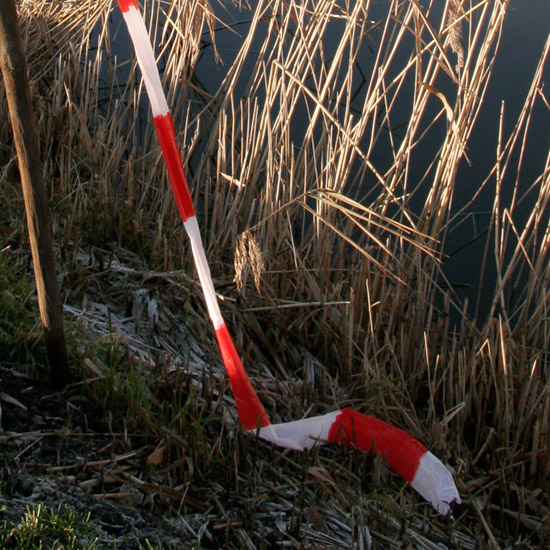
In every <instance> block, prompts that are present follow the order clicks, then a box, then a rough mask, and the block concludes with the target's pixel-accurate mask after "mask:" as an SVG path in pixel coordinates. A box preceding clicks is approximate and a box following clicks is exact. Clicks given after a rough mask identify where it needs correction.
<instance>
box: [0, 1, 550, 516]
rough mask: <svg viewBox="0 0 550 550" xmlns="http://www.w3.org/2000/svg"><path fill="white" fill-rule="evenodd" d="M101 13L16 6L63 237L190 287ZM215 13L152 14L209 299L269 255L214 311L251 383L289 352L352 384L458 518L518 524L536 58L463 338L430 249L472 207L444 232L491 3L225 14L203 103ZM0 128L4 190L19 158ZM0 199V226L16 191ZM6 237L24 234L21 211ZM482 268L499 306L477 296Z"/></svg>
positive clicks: (530, 415)
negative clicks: (228, 322)
mask: <svg viewBox="0 0 550 550" xmlns="http://www.w3.org/2000/svg"><path fill="white" fill-rule="evenodd" d="M111 7H112V3H111V2H110V1H107V0H101V1H94V2H81V1H79V2H74V1H65V2H60V3H50V2H46V1H42V2H36V1H33V2H30V1H23V2H21V12H22V14H23V18H24V22H25V23H24V24H25V33H26V39H27V45H28V52H29V60H30V63H31V65H32V67H33V75H32V76H33V82H34V87H35V89H34V92H35V97H36V98H37V110H38V113H39V115H40V119H39V124H40V131H41V136H42V138H43V141H42V144H41V146H42V151H43V155H44V161H45V163H46V164H45V170H46V176H47V180H48V181H49V182H50V187H49V189H50V199H51V203H52V205H54V208H55V214H56V217H55V220H56V227H55V231H56V235H57V238H58V240H60V241H62V242H61V246H62V250H63V251H65V252H67V253H69V254H70V253H71V251H75V250H76V249H77V247H78V246H80V245H82V244H84V243H93V244H95V245H98V246H101V247H110V246H121V247H128V248H132V249H134V250H136V251H138V252H140V254H142V255H143V257H145V258H147V259H148V261H149V262H150V265H151V266H152V267H156V268H161V269H165V270H169V269H174V268H182V267H183V268H188V269H190V263H189V261H190V255H189V252H188V250H187V248H186V246H187V245H186V240H185V238H184V235H183V232H182V227H181V223H180V220H179V218H178V215H177V211H176V209H175V207H174V204H173V201H172V197H171V193H170V189H169V185H168V183H167V180H166V177H165V174H164V168H163V165H162V162H161V160H160V159H161V153H160V149H159V148H158V146H157V144H156V141H155V136H154V133H153V126H152V125H151V124H150V116H149V113H148V108H147V107H144V105H143V102H142V99H141V95H140V94H141V92H142V84H141V79H140V75H139V73H138V71H137V69H136V65H135V62H133V61H128V60H127V59H126V58H125V57H124V58H122V55H121V54H119V53H117V51H118V47H119V46H118V45H119V44H120V43H121V42H125V41H127V37H126V35H125V34H124V33H122V32H121V30H120V27H118V26H117V25H116V24H112V23H111V24H108V22H109V17H110V15H109V12H110V9H111ZM216 7H217V5H216V4H214V3H212V5H210V4H209V3H208V2H204V1H198V0H197V1H190V2H183V1H179V0H178V1H173V2H170V3H168V2H151V3H146V4H145V6H144V8H145V17H146V21H147V24H148V26H149V28H150V29H151V32H152V34H153V36H154V37H155V43H156V51H157V52H160V53H159V60H160V61H161V64H162V66H163V80H164V84H165V88H166V90H167V93H168V101H169V104H170V106H171V110H172V113H173V115H174V119H175V121H176V128H177V132H178V140H179V142H180V144H181V147H182V151H183V156H184V159H185V162H186V166H187V168H188V172H189V174H190V186H191V189H192V192H193V194H194V199H195V204H196V205H197V211H198V216H199V219H200V221H201V225H202V227H203V234H204V236H205V241H206V247H207V250H208V254H209V258H210V260H211V262H212V265H213V266H214V275H215V276H218V277H219V278H220V279H219V281H218V289H219V291H220V292H222V293H224V294H228V295H229V296H230V297H235V294H236V293H235V291H234V289H233V285H232V284H231V280H230V276H229V272H230V269H231V268H230V267H229V266H230V262H231V261H232V259H233V258H232V250H233V248H234V246H235V244H236V242H237V240H238V236H239V235H241V234H244V235H246V236H247V237H246V238H247V239H251V241H250V242H253V243H259V247H260V249H261V254H262V256H263V263H264V271H263V273H262V279H261V281H259V280H256V281H255V283H256V284H257V285H258V288H259V289H260V291H259V292H258V291H257V290H256V291H254V289H253V288H252V287H251V285H250V284H248V285H247V287H248V288H247V290H248V291H247V293H246V295H245V297H243V298H241V299H240V303H241V306H242V307H241V308H240V309H239V310H237V309H236V308H234V306H233V305H232V303H233V302H232V301H231V300H226V301H225V302H224V304H225V305H224V307H225V308H226V311H228V313H230V315H228V317H229V318H230V319H232V320H233V321H234V322H235V323H236V324H237V325H238V331H239V333H241V332H242V333H243V336H242V340H243V342H244V343H245V346H246V347H247V352H248V353H249V354H250V357H251V360H252V362H251V364H248V365H247V368H248V370H249V372H250V373H251V374H252V375H258V373H260V372H262V369H263V371H264V372H272V373H273V375H274V376H275V375H276V376H277V377H279V378H281V379H288V380H291V379H295V378H306V368H305V367H304V366H303V365H302V364H289V363H288V361H287V360H286V359H287V358H288V356H286V355H285V352H284V346H285V345H287V344H288V345H295V346H304V347H306V348H308V349H310V350H311V351H312V352H313V353H314V354H315V360H316V361H320V362H321V363H323V364H324V365H325V366H326V368H328V369H329V370H330V371H331V372H332V373H333V375H334V376H338V377H339V379H340V380H343V381H344V386H345V389H346V394H347V396H348V399H349V400H350V401H351V402H352V404H353V405H354V406H357V407H359V408H362V409H364V410H365V411H372V412H374V413H376V414H377V415H378V416H380V417H383V418H384V419H387V420H390V421H393V422H395V423H396V424H398V425H400V426H402V427H404V428H406V429H408V430H410V431H411V432H412V433H414V434H415V435H417V436H419V437H421V438H422V440H423V441H424V442H425V443H426V444H427V445H428V446H429V447H430V448H432V449H433V450H434V452H435V453H436V454H440V455H441V456H442V457H447V459H448V461H449V463H450V465H451V466H453V467H454V468H455V469H456V470H457V472H458V480H459V484H460V486H461V489H462V492H463V495H464V497H465V499H466V501H468V499H473V498H474V497H476V496H478V495H481V494H483V496H484V497H485V498H487V499H488V502H489V504H491V503H492V505H499V503H501V502H502V499H503V498H504V499H505V500H506V502H507V503H509V506H510V507H516V508H517V509H523V508H522V507H523V506H524V501H525V498H526V497H525V496H524V495H523V493H522V490H523V489H521V490H520V488H521V487H523V488H526V489H528V490H535V489H536V488H537V487H545V488H546V489H547V490H548V481H547V480H548V479H549V476H550V471H549V469H550V466H549V462H548V460H547V455H548V452H549V445H550V441H549V437H548V431H547V428H546V427H545V424H544V419H545V418H546V419H547V418H548V415H549V413H550V396H549V394H548V358H547V353H546V351H545V349H546V345H547V342H548V334H549V333H550V326H549V321H548V319H549V316H548V314H547V311H546V308H547V307H548V306H547V304H548V296H547V290H546V289H547V288H548V284H547V283H548V277H549V271H548V265H549V262H548V244H549V234H548V231H547V229H546V228H547V217H546V214H545V210H546V208H547V202H548V199H549V190H550V187H549V185H550V181H549V174H550V170H549V168H550V157H549V164H547V166H546V169H545V170H544V171H543V172H542V173H541V174H540V176H539V178H538V179H537V181H535V182H533V189H535V188H536V193H538V194H537V196H536V198H535V199H534V200H533V201H532V215H531V216H530V217H529V218H528V220H527V221H526V222H525V223H524V224H523V225H522V226H517V225H516V223H517V222H516V221H515V220H516V217H517V216H516V215H515V214H516V211H517V208H518V205H519V204H520V203H521V201H522V200H523V199H524V198H525V200H527V197H526V196H525V197H524V195H525V192H524V191H522V190H521V189H519V188H518V189H515V190H514V193H513V194H512V196H513V198H512V199H511V200H508V199H505V198H504V196H505V195H504V194H503V192H502V186H503V185H504V184H505V181H508V180H506V179H505V177H506V175H507V174H508V173H509V172H513V171H517V173H518V174H520V173H521V169H522V165H523V163H524V162H525V158H526V157H527V156H528V153H529V152H528V151H527V150H525V137H526V136H527V134H528V131H529V120H530V117H531V115H532V113H533V109H534V108H535V105H536V104H537V102H540V101H542V100H544V97H543V96H542V92H541V87H540V86H539V84H540V82H541V78H542V70H543V62H544V60H545V59H546V56H547V54H548V47H549V46H548V44H547V45H546V47H545V50H544V52H542V55H541V62H540V65H539V67H538V69H537V71H536V73H535V74H534V75H533V83H532V86H531V89H530V91H529V94H528V96H527V97H526V100H525V107H524V109H523V111H522V112H521V114H520V116H519V118H518V120H517V124H516V126H515V128H514V129H513V131H512V132H511V133H510V135H504V131H503V129H502V126H501V128H500V133H499V135H498V136H494V140H495V151H496V161H495V165H494V167H493V169H492V170H491V171H490V173H489V174H487V177H486V179H485V180H484V181H483V182H480V185H479V189H480V190H481V189H486V188H490V189H491V192H492V193H493V195H494V207H493V211H492V216H491V223H490V227H489V228H488V233H487V235H488V236H487V241H486V253H485V256H484V264H483V265H481V266H479V270H480V286H479V289H478V291H479V296H481V295H482V293H483V294H485V295H487V293H491V294H492V296H493V300H492V305H491V307H490V311H489V315H488V316H487V318H486V319H476V318H473V319H472V318H471V317H470V315H469V313H468V312H469V310H468V308H467V305H466V304H465V303H464V302H463V300H462V299H461V298H460V296H459V295H458V294H456V293H455V291H454V290H453V288H452V286H450V285H448V284H447V281H446V279H445V275H444V273H443V270H442V262H443V261H444V259H445V258H444V255H443V250H444V244H445V239H446V235H447V233H448V232H449V231H451V230H452V229H453V228H454V227H456V226H457V224H458V223H459V220H460V216H461V215H462V214H463V213H464V212H467V211H468V210H469V209H470V210H471V209H473V208H475V206H476V202H475V199H476V197H477V194H478V193H479V192H478V193H476V195H475V196H472V197H471V198H470V200H468V201H466V206H465V207H464V208H463V209H462V210H461V211H460V212H458V213H457V212H455V211H453V210H452V203H453V195H454V194H455V193H456V192H457V189H456V185H457V171H458V168H459V165H460V164H461V163H464V162H467V144H468V139H469V137H470V135H471V133H472V130H473V128H474V126H475V124H476V120H477V116H478V113H479V111H480V109H481V108H482V105H483V100H484V94H485V90H486V87H487V83H488V81H489V78H490V75H491V70H492V64H493V58H494V56H495V54H496V52H497V50H498V44H499V39H500V33H501V30H502V25H503V21H504V18H505V15H506V9H507V3H506V2H503V1H498V0H497V1H489V0H472V1H469V2H462V3H460V2H458V1H456V0H452V1H448V2H446V3H444V6H443V7H442V5H441V3H439V2H429V3H428V5H427V6H424V7H423V6H421V5H420V4H419V3H418V2H416V1H415V0H412V1H410V2H398V1H396V0H395V1H391V2H387V3H384V5H383V6H381V5H378V4H377V3H374V2H370V1H369V0H366V1H364V2H354V3H345V2H339V1H324V2H321V1H317V0H309V1H304V2H296V1H290V2H289V1H283V0H271V1H267V0H259V1H258V2H255V3H254V5H253V7H250V6H241V9H242V11H241V12H239V14H238V17H239V18H242V19H249V24H248V25H239V26H237V27H235V29H236V32H239V33H241V38H242V40H241V46H240V49H239V50H238V51H237V52H236V54H235V55H234V58H233V59H230V60H229V61H225V63H226V65H225V66H224V70H225V71H226V76H225V78H223V81H222V82H221V84H220V86H219V89H218V90H205V89H204V87H203V86H202V85H201V83H200V82H199V81H198V80H196V79H195V78H194V77H193V72H194V68H195V66H196V65H197V63H199V58H200V48H201V40H202V39H203V38H204V37H207V39H208V40H212V41H213V40H214V32H213V29H214V27H215V26H216V27H217V31H216V37H217V42H218V44H217V46H218V48H219V50H220V52H221V53H220V55H221V56H222V58H223V53H224V52H223V37H224V36H225V35H227V34H228V33H231V32H234V31H233V30H232V28H233V27H232V26H231V25H232V24H233V23H234V21H231V20H230V17H231V14H232V13H233V14H235V13H237V12H236V10H233V11H232V12H231V11H230V12H224V11H223V10H216V9H215V8H216ZM217 13H219V14H221V15H219V16H218V15H216V14H217ZM224 15H225V17H227V20H222V19H218V17H220V18H223V17H224ZM190 22H191V23H190ZM335 29H336V31H335ZM214 48H215V46H212V49H214ZM208 51H209V50H208V49H206V50H205V52H206V53H205V55H207V54H208ZM225 53H227V52H225ZM212 58H214V56H212ZM2 105H4V103H2ZM0 120H1V121H5V117H1V118H0ZM0 124H1V127H0V130H1V132H2V136H3V137H2V143H3V144H4V145H3V146H2V151H1V154H2V158H3V159H5V162H6V163H5V166H6V167H7V170H4V173H3V176H4V179H5V176H6V175H7V174H8V172H9V167H10V162H11V160H12V157H10V155H12V154H13V153H11V152H10V151H11V150H10V149H9V147H8V146H7V145H6V139H5V136H6V135H7V134H6V132H7V126H6V123H5V122H1V123H0ZM430 143H431V144H432V145H429V146H426V144H430ZM434 143H435V145H434ZM427 151H428V152H429V153H428V154H429V155H430V156H429V158H428V160H426V152H427ZM518 158H519V159H520V161H519V162H518V161H517V159H518ZM419 167H420V168H419ZM419 170H420V171H419ZM516 181H519V176H518V177H517V178H516ZM0 189H1V191H0V193H2V195H1V197H2V202H3V203H4V204H7V205H8V207H12V205H14V204H15V202H14V200H15V199H14V197H13V191H12V190H11V188H10V187H9V186H6V185H4V184H3V185H2V186H0ZM461 192H462V191H461ZM506 196H509V195H508V194H506ZM11 216H12V218H13V220H14V222H13V223H16V222H15V220H16V219H17V217H18V207H17V208H13V209H12V210H11ZM241 242H242V239H241ZM245 256H246V255H245ZM489 266H491V267H493V268H494V269H496V272H497V284H496V285H494V287H493V286H492V285H491V284H489V283H487V282H486V281H484V280H483V276H482V274H483V273H484V271H485V270H486V269H488V267H489ZM245 267H246V266H244V265H241V266H240V268H242V269H244V268H245ZM520 281H521V288H520V290H519V298H518V294H517V292H518V291H516V286H517V285H518V284H519V282H520ZM512 298H513V299H512ZM243 310H244V311H243ZM231 314H232V315H231ZM457 318H458V319H459V323H458V324H456V323H455V322H454V321H452V320H451V319H457ZM266 334H270V335H271V336H270V338H271V339H272V342H270V341H269V339H266V336H265V335H266ZM273 342H275V343H276V345H275V344H273ZM266 357H267V358H266ZM254 361H255V362H256V363H254ZM275 373H276V374H275ZM261 383H262V381H261V380H259V381H258V382H257V384H259V385H260V386H261ZM329 397H331V398H332V396H329ZM339 404H340V405H343V404H344V403H339ZM319 406H320V405H319V403H318V402H315V401H312V402H309V403H295V404H292V405H290V406H289V408H290V409H291V410H292V411H293V412H292V414H296V413H297V412H299V411H300V410H301V411H302V412H303V413H304V414H305V413H306V412H307V410H308V408H309V407H314V408H315V407H319ZM278 413H279V415H280V416H281V417H285V416H286V413H285V411H278ZM480 476H481V477H483V476H486V478H484V479H486V480H487V482H486V483H485V484H481V485H478V484H476V483H475V479H477V478H479V477H480ZM512 478H513V479H514V484H512V483H511V482H509V481H508V480H509V479H512Z"/></svg>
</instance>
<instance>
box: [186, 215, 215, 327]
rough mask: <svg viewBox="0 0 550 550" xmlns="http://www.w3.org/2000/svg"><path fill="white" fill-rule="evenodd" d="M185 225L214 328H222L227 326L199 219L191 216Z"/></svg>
mask: <svg viewBox="0 0 550 550" xmlns="http://www.w3.org/2000/svg"><path fill="white" fill-rule="evenodd" d="M183 225H184V226H185V229H186V231H187V234H188V235H189V239H190V240H191V250H192V251H193V257H194V258H195V265H196V267H197V272H198V274H199V279H200V282H201V286H202V289H203V292H204V298H205V300H206V307H207V308H208V314H209V315H210V318H211V319H212V323H213V325H214V328H215V329H218V328H221V327H222V326H223V325H225V323H224V320H223V317H222V314H221V311H220V306H219V305H218V297H217V296H216V291H215V290H214V283H213V282H212V275H210V267H208V261H207V259H206V254H205V252H204V246H203V245H202V239H201V234H200V231H199V224H198V223H197V217H196V216H191V217H190V218H188V219H187V221H186V222H184V223H183Z"/></svg>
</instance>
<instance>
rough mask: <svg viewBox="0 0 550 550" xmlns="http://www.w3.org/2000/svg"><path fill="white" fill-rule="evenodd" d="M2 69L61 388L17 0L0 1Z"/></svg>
mask: <svg viewBox="0 0 550 550" xmlns="http://www.w3.org/2000/svg"><path fill="white" fill-rule="evenodd" d="M0 68H1V70H2V74H3V77H4V86H5V88H6V96H7V99H8V109H9V113H10V120H11V125H12V129H13V135H14V140H15V147H16V151H17V160H18V164H19V171H20V174H21V186H22V188H23V197H24V200H25V210H26V215H27V225H28V228H29V238H30V245H31V253H32V258H33V264H34V275H35V280H36V290H37V295H38V307H39V309H40V317H41V320H42V325H43V327H44V334H45V339H46V347H47V352H48V360H49V363H50V373H51V378H52V383H53V385H54V386H55V387H56V388H62V387H63V386H64V385H65V384H66V383H67V382H68V381H69V365H68V359H67V351H66V346H65V333H64V329H63V314H62V307H61V301H60V298H59V290H58V288H57V281H56V276H55V263H54V254H53V242H52V236H51V232H50V222H49V216H48V208H47V201H46V194H45V190H44V181H43V177H42V165H41V162H40V153H39V149H38V132H37V129H36V121H35V118H34V111H33V106H32V100H31V92H30V87H29V79H28V70H27V62H26V59H25V53H24V49H23V40H22V38H21V32H20V29H19V21H18V17H17V10H16V6H15V2H14V0H0Z"/></svg>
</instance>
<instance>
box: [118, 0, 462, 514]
mask: <svg viewBox="0 0 550 550" xmlns="http://www.w3.org/2000/svg"><path fill="white" fill-rule="evenodd" d="M117 1H118V5H119V7H120V10H121V11H122V15H123V17H124V21H125V22H126V25H127V27H128V31H129V33H130V37H131V40H132V43H133V45H134V49H135V52H136V56H137V60H138V64H139V66H140V69H141V72H142V75H143V79H144V82H145V87H146V90H147V95H148V96H149V101H150V103H151V110H152V113H153V120H154V123H155V128H156V131H157V136H158V139H159V142H160V146H161V149H162V154H163V158H164V161H165V164H166V168H167V171H168V177H169V180H170V184H171V186H172V190H173V193H174V197H175V199H176V204H177V207H178V210H179V213H180V216H181V219H182V220H183V224H184V227H185V229H186V231H187V235H188V236H189V239H190V241H191V248H192V252H193V258H194V261H195V266H196V269H197V272H198V276H199V280H200V283H201V287H202V290H203V293H204V298H205V301H206V306H207V309H208V314H209V316H210V319H211V321H212V324H213V326H214V330H215V333H216V338H217V341H218V345H219V348H220V352H221V355H222V358H223V362H224V365H225V368H226V370H227V374H228V376H229V381H230V383H231V389H232V390H233V394H234V396H235V401H236V405H237V412H238V415H239V421H240V422H241V424H242V426H243V428H244V429H245V430H246V431H249V432H251V433H255V434H257V435H258V436H259V437H260V438H262V439H264V440H266V441H269V442H271V443H274V444H275V445H278V446H280V447H286V448H289V449H294V450H296V451H303V450H305V449H311V448H312V447H313V446H314V445H317V444H326V443H337V444H344V445H346V446H348V447H353V448H358V449H363V450H365V451H372V450H374V451H375V452H376V453H378V454H379V455H380V456H382V457H384V458H385V459H386V460H387V462H388V465H389V466H390V467H391V468H393V469H394V470H395V471H396V472H397V473H398V474H399V475H401V476H402V477H403V478H404V479H405V480H406V481H408V482H409V483H410V485H411V486H412V487H413V488H414V489H415V490H416V491H418V493H420V495H422V496H423V497H424V498H425V499H426V500H428V501H429V502H431V504H432V505H433V506H434V508H435V509H436V510H437V511H438V512H440V513H441V514H447V513H448V512H449V510H450V504H451V503H453V502H456V503H460V496H459V494H458V491H457V489H456V486H455V483H454V480H453V477H452V476H451V474H450V472H449V470H447V468H446V467H445V466H444V465H443V464H442V463H441V462H440V461H439V460H438V459H437V458H436V457H435V456H434V455H433V454H432V453H431V452H429V451H428V450H427V449H426V447H424V445H422V444H421V443H420V442H419V441H417V440H416V439H415V438H414V437H412V436H411V435H409V434H407V433H406V432H404V431H403V430H400V429H399V428H396V427H395V426H392V425H391V424H388V423H387V422H383V421H381V420H378V419H377V418H374V417H373V416H369V415H366V414H363V413H360V412H358V411H354V410H352V409H341V410H336V411H334V412H331V413H328V414H325V415H323V416H316V417H312V418H304V419H302V420H295V421H292V422H285V423H282V424H271V422H270V421H269V417H268V416H267V413H266V412H265V409H264V408H263V406H262V404H261V402H260V400H259V398H258V396H257V395H256V392H255V391H254V389H253V388H252V386H251V384H250V381H249V379H248V376H247V375H246V372H245V370H244V367H243V365H242V362H241V360H240V358H239V355H238V354H237V351H236V349H235V346H234V344H233V341H232V339H231V336H230V335H229V332H228V330H227V327H226V325H225V322H224V319H223V317H222V314H221V311H220V308H219V305H218V299H217V296H216V292H215V290H214V284H213V282H212V277H211V275H210V268H209V266H208V261H207V259H206V254H205V251H204V247H203V244H202V240H201V235H200V231H199V225H198V223H197V218H196V216H195V210H194V208H193V202H192V199H191V195H190V193H189V187H188V185H187V179H186V176H185V171H184V168H183V163H182V160H181V155H180V152H179V149H178V146H177V143H176V138H175V133H174V124H173V122H172V117H171V115H170V111H169V109H168V105H167V103H166V98H165V95H164V91H163V89H162V84H161V80H160V75H159V72H158V68H157V64H156V60H155V56H154V53H153V48H152V45H151V40H150V38H149V35H148V33H147V28H146V27H145V23H144V21H143V18H142V16H141V13H140V11H139V6H138V3H137V1H136V0H117Z"/></svg>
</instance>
